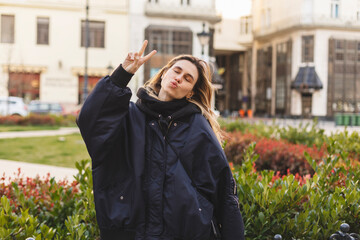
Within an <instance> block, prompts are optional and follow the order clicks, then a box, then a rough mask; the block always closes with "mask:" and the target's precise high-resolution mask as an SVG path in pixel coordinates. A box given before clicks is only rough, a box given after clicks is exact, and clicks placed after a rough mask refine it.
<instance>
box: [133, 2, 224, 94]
mask: <svg viewBox="0 0 360 240" xmlns="http://www.w3.org/2000/svg"><path fill="white" fill-rule="evenodd" d="M220 20H221V16H219V15H218V14H217V12H216V6H215V0H210V1H209V0H166V1H164V0H132V1H131V3H130V7H129V46H130V50H131V51H136V50H137V49H138V48H139V46H141V44H142V42H143V41H144V39H148V40H149V45H148V47H147V49H146V52H145V54H147V53H149V52H151V51H152V50H154V49H156V50H157V54H156V55H154V56H153V57H152V58H151V59H150V60H149V61H148V62H147V63H146V64H145V67H144V68H141V69H139V71H138V73H136V74H135V76H134V79H133V80H132V81H131V82H130V83H129V86H130V88H131V89H133V92H134V90H136V89H137V88H138V87H140V86H142V85H143V84H144V82H145V81H147V80H148V79H149V78H150V77H151V76H153V75H154V74H155V73H156V72H157V71H158V70H159V69H160V68H161V67H163V66H164V65H165V64H166V63H167V62H168V61H169V60H170V59H171V58H173V57H175V56H177V55H179V54H192V55H194V56H197V57H200V58H203V59H205V60H210V59H209V55H210V56H212V53H211V49H212V47H211V46H212V39H211V38H210V41H209V43H208V44H205V45H203V46H202V45H201V43H200V41H199V39H198V33H201V32H203V31H205V32H206V33H211V31H212V28H213V25H214V24H215V23H217V22H219V21H220Z"/></svg>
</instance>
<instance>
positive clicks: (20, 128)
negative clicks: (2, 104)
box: [0, 125, 60, 132]
mask: <svg viewBox="0 0 360 240" xmlns="http://www.w3.org/2000/svg"><path fill="white" fill-rule="evenodd" d="M59 128H60V127H59V126H19V125H0V132H15V131H38V130H57V129H59Z"/></svg>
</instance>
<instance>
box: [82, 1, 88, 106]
mask: <svg viewBox="0 0 360 240" xmlns="http://www.w3.org/2000/svg"><path fill="white" fill-rule="evenodd" d="M88 48H89V0H86V18H85V69H84V91H83V97H82V102H85V99H86V98H87V95H88V87H87V86H88Z"/></svg>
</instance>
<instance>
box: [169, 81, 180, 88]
mask: <svg viewBox="0 0 360 240" xmlns="http://www.w3.org/2000/svg"><path fill="white" fill-rule="evenodd" d="M170 87H171V88H177V87H178V83H177V82H176V81H171V82H170Z"/></svg>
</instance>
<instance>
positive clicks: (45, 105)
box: [28, 100, 64, 115]
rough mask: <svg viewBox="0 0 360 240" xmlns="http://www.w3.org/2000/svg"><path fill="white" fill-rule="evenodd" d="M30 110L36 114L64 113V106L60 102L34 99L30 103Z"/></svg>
mask: <svg viewBox="0 0 360 240" xmlns="http://www.w3.org/2000/svg"><path fill="white" fill-rule="evenodd" d="M28 107H29V112H30V113H34V114H54V115H63V114H64V108H63V107H62V106H61V104H60V103H50V102H41V101H37V100H33V101H31V102H30V103H29V105H28Z"/></svg>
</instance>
